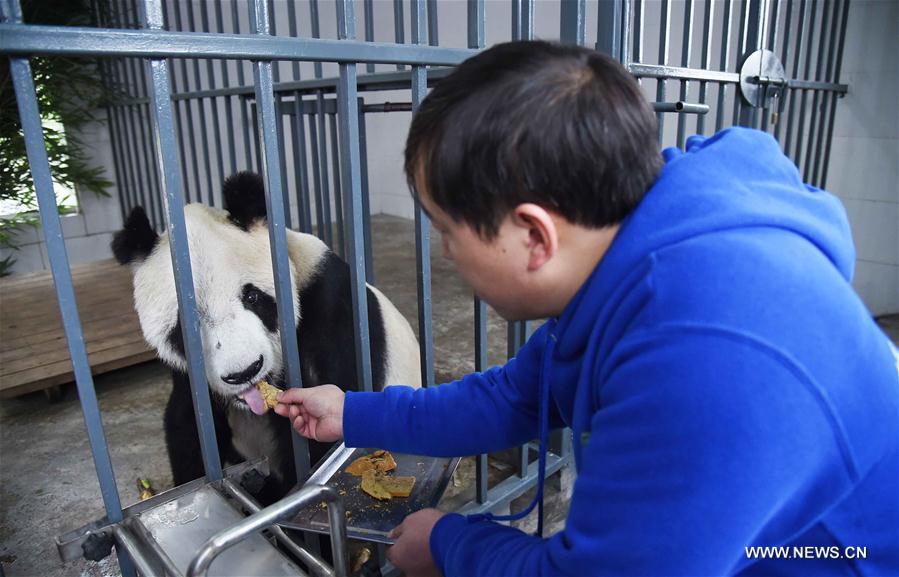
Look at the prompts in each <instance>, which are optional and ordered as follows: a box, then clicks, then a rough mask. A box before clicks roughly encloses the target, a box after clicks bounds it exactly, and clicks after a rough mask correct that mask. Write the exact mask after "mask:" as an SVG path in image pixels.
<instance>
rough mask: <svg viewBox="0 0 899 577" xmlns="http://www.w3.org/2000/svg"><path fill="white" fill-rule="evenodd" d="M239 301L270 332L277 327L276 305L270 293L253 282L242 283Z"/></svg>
mask: <svg viewBox="0 0 899 577" xmlns="http://www.w3.org/2000/svg"><path fill="white" fill-rule="evenodd" d="M240 300H241V302H242V303H243V306H244V308H245V309H247V310H248V311H250V312H252V313H254V314H255V315H256V316H258V317H259V320H261V321H262V324H263V325H265V328H266V329H268V330H269V331H270V332H275V331H276V330H277V329H278V305H277V304H275V299H274V298H272V296H271V295H269V294H268V293H266V292H265V291H263V290H262V289H260V288H259V287H257V286H256V285H253V284H245V285H243V290H242V292H241V298H240Z"/></svg>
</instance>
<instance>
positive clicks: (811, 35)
mask: <svg viewBox="0 0 899 577" xmlns="http://www.w3.org/2000/svg"><path fill="white" fill-rule="evenodd" d="M817 8H818V5H817V3H815V2H812V3H811V10H810V16H809V20H808V26H809V31H808V44H807V45H806V51H805V66H804V67H803V73H802V77H803V78H804V79H805V80H809V79H810V78H811V68H812V46H813V45H814V43H815V20H816V18H817V16H816V13H817V11H818V10H817ZM807 96H808V91H807V90H802V91H800V94H799V126H798V128H797V130H796V148H795V149H794V154H793V162H795V163H796V166H797V167H800V166H802V164H801V162H802V161H801V157H802V137H803V135H804V134H805V103H806V100H807V98H806V97H807ZM802 176H803V178H805V177H806V175H802Z"/></svg>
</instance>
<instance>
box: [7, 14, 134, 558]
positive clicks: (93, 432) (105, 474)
mask: <svg viewBox="0 0 899 577" xmlns="http://www.w3.org/2000/svg"><path fill="white" fill-rule="evenodd" d="M8 10H9V12H8V13H6V14H5V16H6V17H7V18H9V20H10V22H11V23H13V24H21V22H22V19H21V9H20V8H19V6H18V2H11V5H10V6H9V7H8ZM9 64H10V73H11V76H12V81H13V87H14V90H15V94H16V102H17V103H18V107H19V118H20V119H21V122H22V130H23V132H24V135H25V150H26V154H27V156H28V164H29V166H30V169H31V177H32V180H33V181H34V187H35V189H36V191H37V200H38V206H39V210H40V219H41V226H42V228H43V231H44V239H45V241H46V244H47V254H48V256H49V258H50V269H51V271H52V273H53V284H54V286H55V288H56V299H57V301H58V303H59V310H60V314H61V315H62V321H63V329H64V332H65V335H66V343H67V345H68V349H69V355H70V357H71V359H72V369H73V370H74V372H75V384H76V386H77V387H78V398H79V399H80V401H81V410H82V412H83V414H84V424H85V427H86V428H87V436H88V441H89V442H90V446H91V454H92V456H93V460H94V468H95V469H96V470H97V481H98V482H99V484H100V495H101V496H102V498H103V505H104V506H105V508H106V515H107V517H108V518H109V520H110V521H112V522H114V523H117V522H119V521H121V520H122V503H121V500H120V498H119V493H118V489H117V488H116V482H115V472H114V471H113V468H112V460H111V459H110V457H109V447H108V446H107V444H106V436H105V434H104V432H103V421H102V418H101V416H100V407H99V405H98V403H97V395H96V391H95V389H94V383H93V378H92V377H91V370H90V364H89V362H88V358H87V349H86V347H85V345H84V334H83V332H82V330H81V319H80V318H79V315H78V306H77V303H76V300H75V290H74V288H73V286H72V273H71V271H70V270H69V264H68V263H69V261H68V255H67V254H66V246H65V240H64V238H63V234H62V227H61V225H60V223H59V213H58V211H57V206H56V193H55V192H54V190H53V179H52V176H51V174H50V162H49V160H48V158H47V149H46V146H45V143H44V136H43V131H42V128H41V116H40V111H39V110H38V102H37V94H36V92H35V88H34V78H33V76H32V72H31V64H30V63H29V61H28V59H27V58H10V63H9ZM120 559H121V556H120ZM122 561H124V562H123V563H122V564H123V565H124V566H125V567H123V572H124V571H125V570H126V568H127V570H128V571H129V572H130V574H132V575H133V574H134V569H133V567H130V566H129V561H128V560H122Z"/></svg>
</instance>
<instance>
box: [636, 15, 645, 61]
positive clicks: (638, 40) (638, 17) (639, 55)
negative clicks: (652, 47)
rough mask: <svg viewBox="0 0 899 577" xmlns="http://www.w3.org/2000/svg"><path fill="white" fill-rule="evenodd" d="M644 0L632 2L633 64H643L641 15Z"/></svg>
mask: <svg viewBox="0 0 899 577" xmlns="http://www.w3.org/2000/svg"><path fill="white" fill-rule="evenodd" d="M645 11H646V0H634V58H633V60H634V62H643V14H644V12H645Z"/></svg>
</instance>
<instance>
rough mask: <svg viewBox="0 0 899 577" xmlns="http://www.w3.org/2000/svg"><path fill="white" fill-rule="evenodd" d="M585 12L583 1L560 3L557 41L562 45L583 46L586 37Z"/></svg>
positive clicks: (568, 0) (575, 0)
mask: <svg viewBox="0 0 899 577" xmlns="http://www.w3.org/2000/svg"><path fill="white" fill-rule="evenodd" d="M586 10H587V8H586V2H585V0H567V1H565V2H562V7H561V12H560V15H559V20H560V21H559V40H561V42H562V43H563V44H577V45H579V46H583V45H584V42H585V40H586V36H587V19H586V16H585V13H586Z"/></svg>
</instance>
